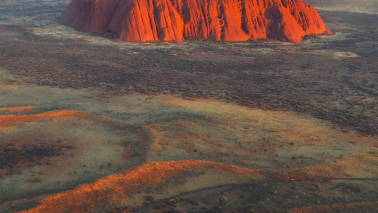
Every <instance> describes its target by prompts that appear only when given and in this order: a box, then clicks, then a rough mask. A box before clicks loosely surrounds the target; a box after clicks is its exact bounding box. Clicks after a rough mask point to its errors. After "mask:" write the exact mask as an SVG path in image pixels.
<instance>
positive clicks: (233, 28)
mask: <svg viewBox="0 0 378 213" xmlns="http://www.w3.org/2000/svg"><path fill="white" fill-rule="evenodd" d="M61 19H62V23H63V24H66V25H69V26H72V27H74V28H77V29H80V30H83V31H86V32H90V33H96V34H103V35H104V34H115V35H116V36H118V37H119V40H122V41H142V42H145V41H172V40H174V41H177V42H181V41H183V40H184V37H199V38H206V39H211V40H217V41H246V40H249V39H258V38H270V39H277V40H283V41H292V42H295V43H300V42H301V41H302V38H303V37H304V36H305V35H317V34H323V33H327V32H328V30H327V29H326V28H325V26H324V22H323V20H322V19H321V17H320V16H319V14H318V13H317V11H316V10H315V9H314V8H313V7H311V6H310V5H309V4H307V3H305V2H303V1H301V0H72V2H71V3H70V4H69V5H68V6H67V8H66V9H65V10H64V11H63V13H62V16H61Z"/></svg>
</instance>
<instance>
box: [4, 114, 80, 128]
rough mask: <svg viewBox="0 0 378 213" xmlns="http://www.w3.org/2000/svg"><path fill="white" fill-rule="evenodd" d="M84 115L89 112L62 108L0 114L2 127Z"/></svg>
mask: <svg viewBox="0 0 378 213" xmlns="http://www.w3.org/2000/svg"><path fill="white" fill-rule="evenodd" d="M83 116H87V113H84V112H77V111H70V110H60V111H53V112H45V113H40V114H30V115H0V128H2V127H11V126H13V125H15V124H23V123H27V122H32V121H36V120H42V119H70V118H76V117H83Z"/></svg>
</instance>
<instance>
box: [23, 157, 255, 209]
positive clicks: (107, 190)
mask: <svg viewBox="0 0 378 213" xmlns="http://www.w3.org/2000/svg"><path fill="white" fill-rule="evenodd" d="M202 171H206V174H203V173H202ZM189 173H198V174H197V175H195V176H197V177H195V176H194V177H193V176H192V177H189V178H188V176H187V175H188V174H189ZM200 176H203V177H205V178H202V179H201V177H200ZM218 176H222V177H224V180H222V179H220V180H219V179H218ZM208 177H212V178H211V179H208ZM252 177H259V175H258V174H257V173H256V172H255V171H253V170H251V169H247V168H241V167H237V166H229V165H223V164H219V163H215V162H210V161H200V160H185V161H167V162H150V163H146V164H144V165H142V166H140V167H138V168H135V169H131V170H129V171H126V172H123V173H121V174H116V175H112V176H108V177H105V178H101V179H99V180H97V181H96V182H94V183H91V184H86V185H82V186H80V187H77V188H75V189H73V190H69V191H66V192H62V193H58V194H55V195H50V196H46V197H44V198H42V199H41V200H40V202H41V204H40V205H39V206H37V207H35V208H33V209H30V210H28V211H24V213H32V212H38V213H43V212H56V213H58V212H77V211H84V212H92V211H94V210H96V211H98V210H100V209H101V210H105V209H112V208H115V207H118V206H123V205H126V204H128V203H129V202H130V201H129V200H130V199H131V200H132V202H131V203H134V201H135V200H134V199H135V198H134V199H133V198H132V197H129V195H133V197H138V196H136V195H137V194H138V192H139V191H141V188H142V189H143V188H146V187H152V188H153V189H159V187H161V186H164V184H167V182H166V180H167V179H168V180H173V179H176V178H179V179H185V180H183V184H175V182H170V183H169V184H170V186H171V187H168V188H166V187H165V189H164V193H163V194H160V195H157V197H159V196H162V197H168V196H169V195H175V194H177V193H178V191H177V190H185V188H186V187H188V186H189V185H190V189H191V190H193V189H196V188H198V189H200V188H202V187H204V186H216V185H218V184H224V183H237V182H240V181H243V180H244V181H246V180H249V179H250V178H252ZM190 179H191V180H190ZM209 180H213V181H209ZM188 182H189V184H188ZM190 182H192V183H190ZM193 187H194V188H193ZM103 208H105V209H103Z"/></svg>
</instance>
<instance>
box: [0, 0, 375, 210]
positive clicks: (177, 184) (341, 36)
mask: <svg viewBox="0 0 378 213" xmlns="http://www.w3.org/2000/svg"><path fill="white" fill-rule="evenodd" d="M308 2H309V3H310V4H311V5H312V6H314V7H315V8H316V9H317V10H318V12H319V14H320V15H321V17H322V18H323V20H324V22H325V23H326V27H327V28H328V29H329V30H330V31H331V32H332V33H333V35H324V36H319V37H307V38H305V39H304V41H303V43H301V44H294V43H289V42H279V41H273V40H266V39H265V40H264V39H259V40H251V41H246V42H217V41H209V40H204V39H194V38H186V39H185V40H184V41H183V42H182V43H175V42H154V43H138V42H117V41H115V40H114V39H110V38H105V37H101V36H99V35H89V34H86V33H83V32H80V31H77V30H74V29H72V28H70V27H67V26H64V25H62V24H61V23H60V19H59V17H60V13H61V12H62V11H63V10H64V8H65V6H66V5H67V4H68V3H69V1H67V0H60V1H57V0H54V1H53V0H22V1H21V0H20V1H14V0H5V1H2V2H0V212H28V213H31V212H36V213H37V212H41V213H44V212H109V213H110V212H298V213H301V212H375V211H376V209H377V208H378V186H377V177H378V171H377V170H378V166H377V165H378V142H377V141H378V116H377V110H378V86H377V83H376V82H377V81H378V71H377V67H378V60H377V58H378V51H377V50H378V27H377V26H378V5H377V3H376V2H375V1H372V0H371V1H369V0H363V1H358V2H356V1H341V0H334V1H325V0H309V1H308Z"/></svg>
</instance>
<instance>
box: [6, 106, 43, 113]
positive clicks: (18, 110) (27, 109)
mask: <svg viewBox="0 0 378 213" xmlns="http://www.w3.org/2000/svg"><path fill="white" fill-rule="evenodd" d="M35 108H37V107H36V106H24V107H7V108H0V111H9V112H26V111H30V110H33V109H35Z"/></svg>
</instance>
